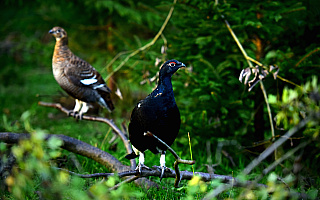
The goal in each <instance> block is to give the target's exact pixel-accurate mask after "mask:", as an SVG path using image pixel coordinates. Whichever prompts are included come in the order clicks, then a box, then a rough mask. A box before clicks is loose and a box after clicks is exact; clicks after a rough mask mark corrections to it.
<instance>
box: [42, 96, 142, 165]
mask: <svg viewBox="0 0 320 200" xmlns="http://www.w3.org/2000/svg"><path fill="white" fill-rule="evenodd" d="M38 105H40V106H45V107H52V108H56V109H58V110H60V111H62V112H64V113H66V114H69V113H70V110H68V109H66V108H64V107H63V106H62V105H61V104H59V103H47V102H42V101H39V102H38ZM82 119H83V120H89V121H98V122H103V123H106V124H108V125H109V126H110V127H111V128H112V129H113V130H114V131H115V132H116V133H117V135H118V136H119V137H120V138H121V140H122V142H123V144H124V146H125V147H126V150H127V153H131V152H132V148H131V145H130V143H129V141H128V138H127V137H126V135H125V134H124V133H123V132H122V131H121V130H120V129H119V128H118V127H117V126H116V125H115V124H114V123H113V121H112V120H109V119H107V118H103V117H94V116H87V115H84V116H83V118H82ZM130 162H131V167H132V168H133V169H135V167H136V161H135V160H134V159H132V160H130Z"/></svg>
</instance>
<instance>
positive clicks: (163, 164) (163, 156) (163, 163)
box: [160, 151, 166, 181]
mask: <svg viewBox="0 0 320 200" xmlns="http://www.w3.org/2000/svg"><path fill="white" fill-rule="evenodd" d="M160 167H161V175H160V181H161V179H162V178H163V174H164V170H165V169H166V151H162V152H161V156H160Z"/></svg>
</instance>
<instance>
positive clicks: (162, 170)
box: [153, 166, 171, 181]
mask: <svg viewBox="0 0 320 200" xmlns="http://www.w3.org/2000/svg"><path fill="white" fill-rule="evenodd" d="M153 167H154V168H155V169H157V170H159V171H160V172H161V174H160V181H161V180H162V178H163V175H164V172H171V170H170V168H167V167H166V166H153Z"/></svg>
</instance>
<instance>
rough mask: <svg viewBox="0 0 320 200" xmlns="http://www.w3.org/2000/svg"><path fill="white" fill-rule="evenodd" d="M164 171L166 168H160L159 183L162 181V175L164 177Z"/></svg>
mask: <svg viewBox="0 0 320 200" xmlns="http://www.w3.org/2000/svg"><path fill="white" fill-rule="evenodd" d="M166 169H167V168H166V166H161V174H160V181H161V180H162V178H163V175H164V171H165V170H166Z"/></svg>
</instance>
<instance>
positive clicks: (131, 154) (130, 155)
mask: <svg viewBox="0 0 320 200" xmlns="http://www.w3.org/2000/svg"><path fill="white" fill-rule="evenodd" d="M138 156H139V155H137V154H135V153H134V151H133V152H132V153H130V154H128V155H126V156H125V158H126V159H128V160H131V159H134V158H136V157H138Z"/></svg>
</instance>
